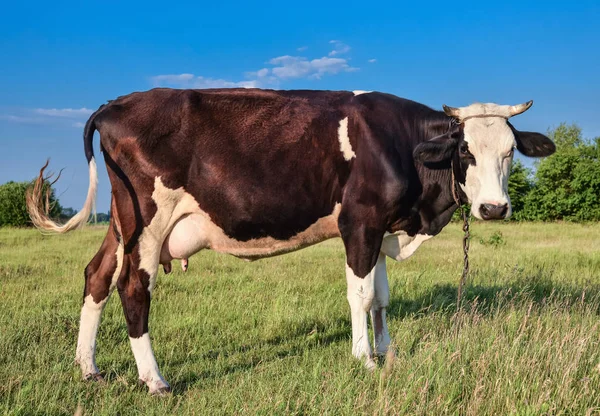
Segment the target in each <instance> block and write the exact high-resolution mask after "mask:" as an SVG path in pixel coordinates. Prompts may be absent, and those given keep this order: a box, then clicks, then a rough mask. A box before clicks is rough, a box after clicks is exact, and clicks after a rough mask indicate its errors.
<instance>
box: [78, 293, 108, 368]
mask: <svg viewBox="0 0 600 416" xmlns="http://www.w3.org/2000/svg"><path fill="white" fill-rule="evenodd" d="M109 296H110V294H109ZM107 300H108V296H107V297H106V298H105V299H103V300H102V301H101V302H100V303H96V302H94V298H93V297H92V295H87V296H86V297H85V299H84V302H83V306H82V307H81V318H80V320H79V337H78V338H77V351H76V353H75V362H77V363H78V364H79V365H80V366H81V373H82V374H83V377H84V378H88V376H92V375H94V374H98V368H97V367H96V334H97V333H98V327H99V326H100V317H101V316H102V310H103V309H104V305H106V301H107Z"/></svg>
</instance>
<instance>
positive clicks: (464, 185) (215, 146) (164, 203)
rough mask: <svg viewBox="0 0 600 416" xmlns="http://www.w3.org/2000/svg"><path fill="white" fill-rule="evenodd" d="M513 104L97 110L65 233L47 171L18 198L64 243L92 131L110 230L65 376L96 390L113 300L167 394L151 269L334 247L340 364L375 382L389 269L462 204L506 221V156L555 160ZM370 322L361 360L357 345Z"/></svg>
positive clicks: (335, 102) (207, 94)
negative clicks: (348, 326) (348, 359)
mask: <svg viewBox="0 0 600 416" xmlns="http://www.w3.org/2000/svg"><path fill="white" fill-rule="evenodd" d="M531 105H532V101H529V102H527V103H525V104H519V105H497V104H481V103H476V104H472V105H469V106H466V107H460V108H453V107H446V106H444V107H443V110H444V111H437V110H434V109H432V108H430V107H427V106H425V105H423V104H419V103H417V102H414V101H410V100H406V99H402V98H399V97H396V96H394V95H390V94H385V93H379V92H364V91H357V92H348V91H308V90H298V91H274V90H260V89H213V90H176V89H164V88H161V89H153V90H150V91H146V92H135V93H132V94H129V95H126V96H123V97H120V98H117V99H115V100H113V101H109V102H108V103H107V104H105V105H102V106H101V107H100V108H99V109H98V110H97V111H96V112H94V113H93V114H92V115H91V116H90V118H89V120H88V121H87V123H86V125H85V128H84V150H85V155H86V158H87V162H88V167H89V176H90V181H89V189H88V193H87V198H86V200H85V204H84V206H83V209H81V211H80V212H79V213H78V214H77V215H75V216H74V217H73V218H71V219H70V220H69V221H68V222H66V223H65V224H62V225H61V224H58V223H56V222H54V221H53V220H52V219H50V218H49V217H48V216H47V214H46V212H47V211H46V209H45V208H46V207H45V206H44V200H45V198H44V195H43V192H42V189H43V182H44V169H42V170H41V171H40V175H39V178H38V179H37V180H36V182H35V185H34V187H33V189H32V191H31V192H30V193H29V195H28V200H27V203H28V209H29V212H30V216H31V219H32V222H33V224H34V225H35V226H36V227H38V228H39V229H41V230H45V231H49V232H56V233H64V232H67V231H70V230H72V229H75V228H78V227H80V226H82V225H83V224H85V223H86V222H87V221H88V218H89V216H90V213H91V211H92V209H93V206H94V203H95V195H96V187H97V167H96V160H95V157H94V151H93V147H92V140H93V136H94V131H98V132H99V136H100V148H101V151H102V153H103V155H104V161H105V163H106V166H107V170H108V176H109V179H110V183H111V187H112V199H111V213H112V217H111V220H110V226H109V229H108V232H107V234H106V237H105V239H104V241H103V243H102V245H101V247H100V250H99V251H98V252H97V254H96V255H95V256H94V257H93V259H92V260H91V262H90V263H89V264H88V266H87V267H86V269H85V287H84V296H83V306H82V309H81V321H80V327H79V338H78V341H77V351H76V362H77V363H78V364H79V365H80V366H81V371H82V374H83V377H84V378H85V379H100V378H101V376H100V373H99V371H98V368H97V367H96V363H95V345H96V344H95V343H96V333H97V331H98V325H99V323H100V316H101V314H102V310H103V308H104V306H105V304H106V302H107V300H108V299H109V296H110V294H111V293H112V292H113V290H114V289H115V288H117V290H118V293H119V296H120V298H121V302H122V305H123V310H124V313H125V318H126V321H127V330H128V334H129V339H130V342H131V348H132V351H133V355H134V357H135V361H136V364H137V368H138V372H139V379H140V380H141V381H142V382H143V383H145V384H146V385H147V386H148V388H149V391H150V393H152V394H162V393H166V392H168V391H170V387H169V384H168V383H167V382H166V381H165V380H164V378H163V376H162V375H161V373H160V371H159V369H158V365H157V363H156V360H155V357H154V353H153V351H152V347H151V344H150V337H149V335H148V315H149V311H150V300H151V295H152V291H153V289H154V287H155V285H156V279H157V270H158V267H159V264H163V265H164V264H166V263H169V264H170V261H171V260H172V259H188V258H189V257H190V256H191V255H193V254H194V253H197V252H198V251H200V250H202V249H212V250H214V251H217V252H222V253H228V254H231V255H233V256H236V257H239V258H242V259H246V260H256V259H260V258H264V257H269V256H275V255H279V254H283V253H287V252H290V251H294V250H298V249H301V248H304V247H307V246H310V245H313V244H316V243H318V242H321V241H323V240H325V239H329V238H333V237H341V239H342V241H343V244H344V248H345V253H346V266H345V275H346V281H347V300H348V302H349V304H350V311H351V322H352V354H353V355H354V356H355V357H356V358H358V359H360V360H362V361H363V362H364V365H365V366H366V367H367V368H370V369H372V368H373V367H374V366H375V365H376V363H375V361H374V360H375V359H376V358H377V356H379V355H383V354H386V351H387V350H388V348H389V345H390V336H389V332H388V327H387V323H386V307H387V306H388V302H389V286H388V280H387V274H386V257H390V258H392V259H394V260H397V261H400V260H404V259H406V258H408V257H409V256H411V255H412V254H413V253H414V252H415V250H416V249H417V248H418V247H419V246H420V245H421V243H423V242H424V241H426V240H428V239H430V238H431V237H433V236H435V235H436V234H438V233H439V232H440V231H441V230H442V228H443V227H444V226H446V225H447V224H448V223H449V221H450V219H451V217H452V214H453V213H454V211H455V210H456V209H457V208H458V207H459V205H462V204H465V203H469V204H471V213H472V215H474V216H475V217H477V218H479V219H482V220H492V219H504V218H508V217H509V216H510V215H511V205H510V200H509V197H508V192H507V187H508V175H509V170H510V165H511V161H512V159H513V155H514V149H515V148H516V149H517V150H519V151H520V152H521V153H522V154H523V155H525V156H532V157H542V156H547V155H550V154H552V153H553V152H554V150H555V146H554V144H553V143H552V141H551V140H550V139H548V138H547V137H546V136H544V135H542V134H539V133H532V132H525V131H519V130H517V129H516V128H515V127H514V126H513V125H512V124H511V123H510V122H509V121H508V120H509V118H510V117H512V116H515V115H517V114H521V113H523V112H524V111H526V110H527V109H529V108H530V107H531ZM368 314H370V315H371V323H372V327H373V348H372V347H371V344H370V341H369V334H368V322H367V321H368V319H367V315H368Z"/></svg>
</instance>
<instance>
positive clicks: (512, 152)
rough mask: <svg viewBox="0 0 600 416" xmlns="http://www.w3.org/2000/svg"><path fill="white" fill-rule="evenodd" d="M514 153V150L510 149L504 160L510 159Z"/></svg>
mask: <svg viewBox="0 0 600 416" xmlns="http://www.w3.org/2000/svg"><path fill="white" fill-rule="evenodd" d="M514 153H515V149H514V147H513V148H512V149H510V150H509V152H508V153H507V154H506V155H505V156H504V158H505V159H508V158H511V157H513V154H514Z"/></svg>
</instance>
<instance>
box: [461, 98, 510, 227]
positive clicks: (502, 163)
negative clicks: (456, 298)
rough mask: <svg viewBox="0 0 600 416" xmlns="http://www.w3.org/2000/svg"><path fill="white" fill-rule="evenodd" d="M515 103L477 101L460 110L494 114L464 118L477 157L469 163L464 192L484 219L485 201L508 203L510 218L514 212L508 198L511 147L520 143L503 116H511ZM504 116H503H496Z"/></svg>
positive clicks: (466, 138) (469, 140)
mask: <svg viewBox="0 0 600 416" xmlns="http://www.w3.org/2000/svg"><path fill="white" fill-rule="evenodd" d="M510 107H511V106H499V105H496V104H473V105H470V106H468V107H462V108H461V109H460V112H461V117H465V116H463V113H464V114H467V115H490V117H474V118H469V119H467V120H465V121H464V135H465V142H467V143H468V147H469V152H471V154H472V155H473V156H474V157H475V164H474V165H469V167H468V169H467V175H466V180H465V184H464V185H463V184H461V188H462V190H463V192H464V193H465V194H466V195H467V197H468V199H469V201H470V202H471V213H472V214H473V215H474V216H475V217H476V218H479V219H481V214H480V212H479V209H480V207H481V205H482V204H493V205H504V204H508V205H509V209H508V213H507V217H508V216H510V214H511V208H510V199H509V197H508V176H509V174H510V165H511V162H512V156H508V155H511V150H512V149H513V148H514V147H515V145H516V140H515V136H514V134H513V132H512V130H511V128H510V127H509V126H508V124H507V121H506V120H505V119H504V118H502V117H505V116H506V117H509V112H510ZM496 116H501V117H496Z"/></svg>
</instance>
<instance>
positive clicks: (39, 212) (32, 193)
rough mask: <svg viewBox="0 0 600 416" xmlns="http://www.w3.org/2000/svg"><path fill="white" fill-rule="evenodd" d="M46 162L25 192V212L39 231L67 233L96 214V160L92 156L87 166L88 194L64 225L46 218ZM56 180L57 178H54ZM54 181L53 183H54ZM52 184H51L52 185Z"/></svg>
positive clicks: (47, 210)
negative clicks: (79, 209)
mask: <svg viewBox="0 0 600 416" xmlns="http://www.w3.org/2000/svg"><path fill="white" fill-rule="evenodd" d="M48 163H49V161H48V162H46V164H45V165H44V166H43V167H42V169H40V175H39V176H38V178H37V179H36V180H35V182H34V184H33V185H32V186H31V187H30V188H29V189H28V190H27V211H29V217H30V218H31V222H32V223H33V225H35V226H36V228H38V229H40V230H41V231H48V232H50V233H57V234H62V233H66V232H68V231H71V230H74V229H76V228H80V227H82V226H83V225H85V224H86V223H87V222H88V219H89V217H90V214H91V213H92V212H93V213H94V215H95V213H96V191H97V188H98V171H97V168H96V160H95V158H94V157H93V156H92V157H91V159H90V161H89V163H88V165H89V171H90V184H89V187H88V194H87V197H86V199H85V203H84V204H83V208H82V209H81V211H79V212H78V213H77V214H76V215H75V216H73V218H71V219H70V220H69V221H67V222H66V223H65V224H59V223H57V222H55V221H53V220H52V219H50V217H49V216H48V213H49V210H50V207H49V195H50V191H51V190H50V188H48V189H46V192H44V183H45V182H46V180H47V179H48V178H44V171H45V170H46V168H47V167H48ZM59 176H60V175H59ZM56 180H58V178H56ZM56 180H55V181H54V182H56ZM54 182H52V183H54Z"/></svg>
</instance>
